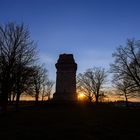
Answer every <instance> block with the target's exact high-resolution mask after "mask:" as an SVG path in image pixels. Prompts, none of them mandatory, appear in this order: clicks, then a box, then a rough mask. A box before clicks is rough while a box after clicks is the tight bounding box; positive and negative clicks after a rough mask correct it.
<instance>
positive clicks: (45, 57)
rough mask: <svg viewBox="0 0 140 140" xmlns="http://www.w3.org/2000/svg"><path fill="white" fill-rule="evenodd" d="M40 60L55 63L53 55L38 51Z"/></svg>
mask: <svg viewBox="0 0 140 140" xmlns="http://www.w3.org/2000/svg"><path fill="white" fill-rule="evenodd" d="M40 61H41V62H42V63H45V64H54V63H55V61H54V59H53V57H51V56H50V55H48V54H46V53H40Z"/></svg>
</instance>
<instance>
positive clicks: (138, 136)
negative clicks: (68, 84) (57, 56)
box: [0, 105, 140, 140]
mask: <svg viewBox="0 0 140 140" xmlns="http://www.w3.org/2000/svg"><path fill="white" fill-rule="evenodd" d="M26 138H27V139H29V138H30V139H37V138H38V139H41V138H42V139H46V140H58V139H60V140H80V139H84V140H100V139H101V140H102V139H104V140H106V139H112V140H119V139H122V140H123V139H133V140H140V110H139V109H132V108H131V109H130V108H124V107H122V108H120V107H111V106H106V105H100V106H85V105H43V106H40V107H22V108H21V109H20V111H19V112H9V113H8V114H7V115H5V116H0V139H1V140H3V139H16V140H17V139H26Z"/></svg>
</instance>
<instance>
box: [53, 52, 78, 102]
mask: <svg viewBox="0 0 140 140" xmlns="http://www.w3.org/2000/svg"><path fill="white" fill-rule="evenodd" d="M55 67H56V69H57V73H56V74H57V75H56V92H55V93H54V96H53V98H54V100H62V101H75V100H77V96H76V70H77V64H76V63H75V60H74V58H73V55H72V54H61V55H60V56H59V59H58V61H57V63H56V64H55Z"/></svg>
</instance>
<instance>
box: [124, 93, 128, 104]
mask: <svg viewBox="0 0 140 140" xmlns="http://www.w3.org/2000/svg"><path fill="white" fill-rule="evenodd" d="M124 95H125V103H126V107H128V98H127V93H126V92H125V93H124Z"/></svg>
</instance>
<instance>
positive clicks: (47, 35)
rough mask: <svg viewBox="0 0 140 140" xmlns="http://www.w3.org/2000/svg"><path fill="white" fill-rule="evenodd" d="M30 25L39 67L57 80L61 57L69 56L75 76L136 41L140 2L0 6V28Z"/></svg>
mask: <svg viewBox="0 0 140 140" xmlns="http://www.w3.org/2000/svg"><path fill="white" fill-rule="evenodd" d="M9 21H14V22H16V23H21V22H24V24H25V25H28V27H29V30H30V32H31V37H32V38H33V39H34V40H35V41H37V43H38V49H39V52H40V61H41V62H43V63H45V65H46V68H47V69H48V70H49V75H50V78H52V79H53V80H55V76H56V75H55V72H56V69H55V63H56V61H57V59H58V56H59V54H61V53H73V54H74V58H75V61H76V62H77V64H78V71H77V73H79V72H83V71H85V70H86V69H87V68H91V67H94V66H102V67H104V68H106V69H108V68H109V64H110V63H111V62H113V60H112V53H113V52H114V51H115V49H116V47H118V46H119V45H121V44H122V45H123V44H125V42H126V39H127V38H135V39H140V1H139V0H0V24H4V23H7V22H9Z"/></svg>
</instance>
